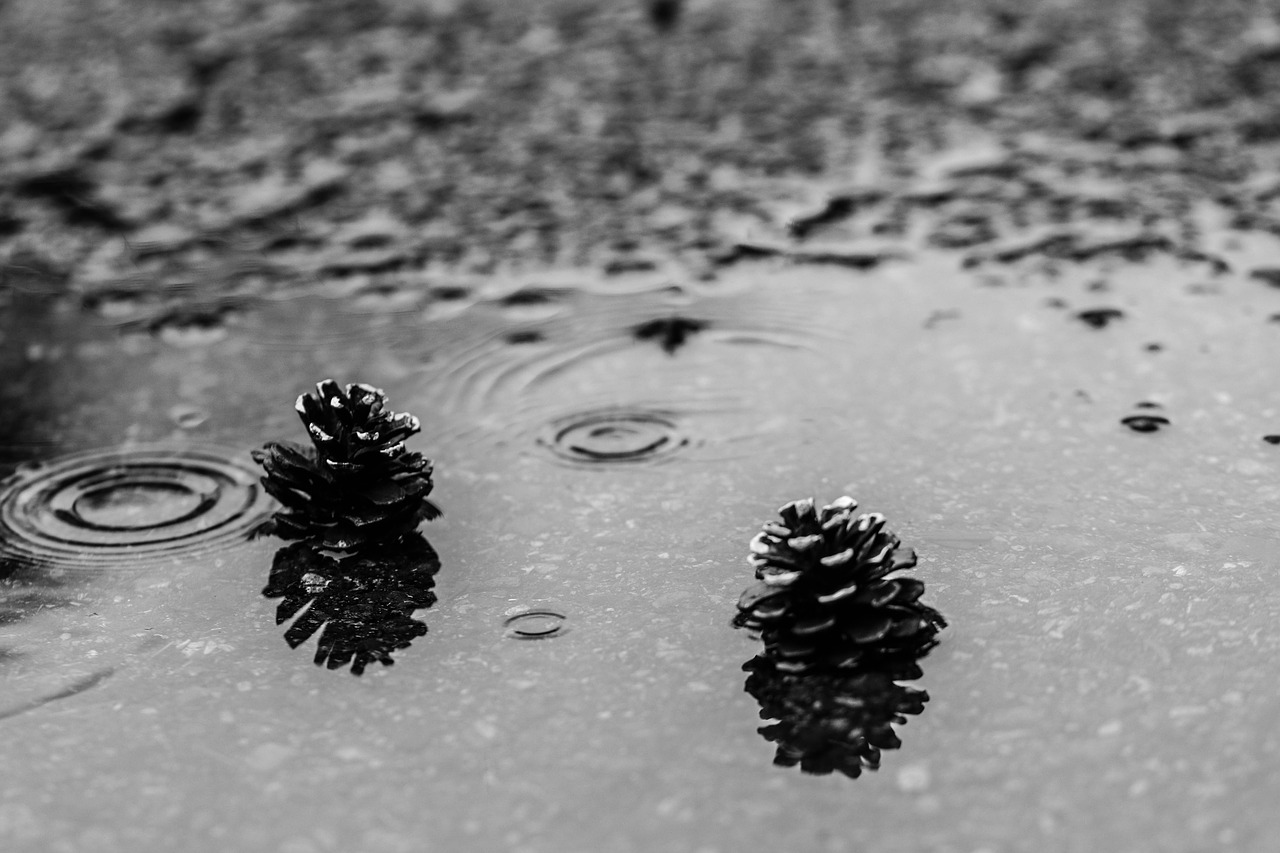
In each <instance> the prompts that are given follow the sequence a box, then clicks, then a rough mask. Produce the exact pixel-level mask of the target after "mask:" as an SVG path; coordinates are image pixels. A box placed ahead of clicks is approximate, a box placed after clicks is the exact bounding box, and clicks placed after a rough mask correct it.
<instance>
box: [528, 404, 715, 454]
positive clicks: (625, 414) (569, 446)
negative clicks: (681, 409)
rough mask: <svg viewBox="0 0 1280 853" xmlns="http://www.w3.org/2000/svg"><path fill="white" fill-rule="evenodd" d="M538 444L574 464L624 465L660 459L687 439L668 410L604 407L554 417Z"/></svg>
mask: <svg viewBox="0 0 1280 853" xmlns="http://www.w3.org/2000/svg"><path fill="white" fill-rule="evenodd" d="M538 444H539V445H541V446H542V447H545V448H547V449H548V450H550V451H551V453H552V454H553V455H554V456H555V457H556V458H557V459H559V460H561V461H564V462H568V463H571V464H574V465H626V464H635V463H640V462H660V461H663V460H665V459H667V458H669V457H670V456H673V455H674V454H677V453H679V452H680V451H681V450H683V449H684V448H686V447H688V446H689V445H690V444H691V440H690V438H689V436H688V435H686V434H685V432H684V431H683V430H682V429H681V427H680V424H679V421H678V420H677V419H676V416H675V415H674V414H673V413H671V412H668V411H662V410H658V409H639V408H607V409H596V410H593V411H587V412H580V413H577V414H573V415H567V416H565V417H562V418H557V419H556V420H554V421H552V422H551V423H550V424H548V425H547V427H546V428H545V429H544V430H543V433H542V435H541V436H539V438H538Z"/></svg>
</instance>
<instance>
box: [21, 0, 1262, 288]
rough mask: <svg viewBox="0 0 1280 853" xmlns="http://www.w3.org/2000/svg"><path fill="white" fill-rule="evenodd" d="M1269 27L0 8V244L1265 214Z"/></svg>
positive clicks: (211, 0) (269, 8)
mask: <svg viewBox="0 0 1280 853" xmlns="http://www.w3.org/2000/svg"><path fill="white" fill-rule="evenodd" d="M1278 17H1280V14H1278V13H1277V10H1275V9H1274V8H1273V7H1272V4H1268V3H1264V2H1221V0H1214V2H1208V0H1205V1H1204V2H1169V1H1168V0H1124V1H1123V2H1018V3H1012V2H992V1H991V0H988V2H975V0H956V2H948V3H936V2H917V0H893V2H887V0H870V1H869V2H866V0H864V2H854V0H744V2H722V1H721V0H688V2H680V0H649V2H642V0H615V2H583V0H534V1H533V2H525V3H515V4H512V3H502V2H491V0H473V2H457V0H426V1H425V2H424V0H359V2H349V1H348V0H315V1H314V2H313V1H312V0H308V2H288V1H287V0H282V2H238V0H203V1H202V2H171V1H170V0H165V2H110V1H109V0H5V2H3V3H0V257H4V258H7V259H8V266H9V269H8V271H7V280H8V281H9V282H10V283H11V284H12V283H13V282H14V281H16V280H18V279H20V278H21V276H22V275H23V273H22V271H21V270H22V269H27V270H32V269H35V270H39V271H41V272H42V273H45V274H46V275H51V276H53V277H54V278H56V279H60V280H62V281H65V282H69V283H71V284H72V285H73V287H74V288H75V289H76V290H77V291H81V292H84V293H86V294H91V293H92V292H94V291H95V290H104V289H110V288H119V287H120V286H121V285H122V282H124V281H127V280H135V279H137V278H138V277H139V276H144V277H146V276H149V277H151V278H152V280H153V281H159V282H160V283H161V284H163V283H164V282H165V280H166V279H167V280H169V281H170V282H171V281H172V280H173V279H174V277H175V276H178V277H180V276H181V272H180V271H181V270H184V269H188V268H190V266H191V265H193V264H199V263H201V262H202V261H204V260H206V259H207V258H208V257H209V256H210V254H211V253H216V254H219V255H220V256H221V257H225V256H226V252H227V247H234V248H235V249H236V250H237V251H238V252H241V253H242V255H243V261H244V264H243V265H241V266H237V267H235V268H234V269H232V270H229V271H226V273H225V276H226V277H227V278H229V279H233V280H236V281H233V282H232V285H235V284H236V283H237V281H238V283H239V284H240V285H243V283H244V280H245V279H248V278H251V277H252V275H253V274H254V271H255V270H259V271H260V270H261V268H262V266H263V265H269V266H272V267H276V268H280V269H283V270H289V271H294V272H297V271H304V272H307V273H314V274H316V275H318V276H319V278H320V279H321V281H322V282H323V280H324V279H326V278H344V277H345V278H350V277H351V276H355V275H364V276H372V277H375V278H376V277H378V276H387V275H397V276H402V277H403V276H404V275H413V274H417V273H421V272H422V271H424V270H430V269H435V268H441V267H448V268H454V269H459V268H462V269H469V270H477V271H483V270H486V269H492V268H493V267H494V266H495V265H503V264H518V265H545V264H574V265H577V264H591V265H596V264H599V265H603V266H604V267H606V268H610V265H613V266H612V268H615V269H618V268H635V267H637V266H639V267H643V266H644V265H646V264H649V265H652V264H655V263H658V262H660V261H662V260H663V259H668V258H672V257H684V258H688V259H690V262H691V263H693V264H695V265H696V264H698V263H700V262H702V261H703V260H704V259H705V258H706V257H707V256H714V255H715V253H716V252H720V251H723V250H724V249H725V248H726V246H732V245H733V244H734V243H735V242H736V241H737V240H738V239H739V238H740V236H741V235H740V231H741V229H742V228H743V227H746V226H744V224H743V223H744V222H745V223H747V224H748V225H749V224H750V223H751V222H753V221H764V222H769V221H777V220H780V219H786V218H788V217H790V216H793V215H795V213H796V211H797V210H798V209H803V208H804V207H805V205H806V204H808V205H811V206H812V205H817V207H818V208H820V207H821V204H822V198H825V197H827V196H829V195H830V194H831V193H832V192H835V191H838V190H840V189H848V188H855V189H857V190H860V191H865V192H864V196H863V198H864V200H872V201H881V202H883V201H884V200H885V199H886V198H890V199H893V200H896V201H897V204H896V205H895V204H889V205H887V206H886V207H885V208H884V209H883V210H882V211H881V213H880V215H879V217H878V221H876V222H874V223H872V226H873V227H872V230H873V231H874V232H875V233H877V234H879V235H881V236H883V237H887V238H893V237H897V236H901V235H902V234H903V232H904V230H905V229H907V228H908V227H909V223H908V222H907V220H908V219H909V218H911V217H915V218H923V219H927V223H926V225H925V230H926V231H927V232H928V234H930V235H931V236H932V238H933V240H934V242H935V243H936V244H938V245H944V246H949V247H957V248H969V247H972V246H976V245H981V244H984V243H987V242H991V241H994V240H996V239H997V238H999V237H1000V236H1002V235H1004V234H1006V233H1007V232H1008V230H1009V229H1010V228H1011V227H1013V226H1020V227H1029V226H1033V225H1035V224H1037V223H1038V222H1057V223H1062V222H1069V221H1071V220H1073V219H1083V218H1094V219H1096V218H1097V217H1098V216H1099V215H1101V216H1103V217H1105V218H1108V219H1110V220H1112V221H1128V222H1132V223H1136V224H1140V225H1141V226H1143V227H1144V228H1146V229H1148V230H1152V229H1155V230H1158V231H1161V232H1162V233H1163V232H1168V233H1169V234H1170V235H1171V236H1178V237H1179V238H1183V237H1190V238H1191V239H1192V241H1194V238H1195V233H1194V224H1195V223H1194V221H1193V217H1192V216H1191V215H1190V214H1189V211H1190V210H1191V209H1192V208H1193V207H1194V206H1195V205H1196V203H1198V202H1209V203H1211V204H1213V205H1215V206H1217V207H1220V208H1223V209H1224V210H1225V211H1226V212H1227V213H1228V214H1229V217H1230V219H1231V220H1232V221H1233V222H1234V224H1235V226H1236V227H1239V228H1249V229H1274V228H1276V227H1277V226H1276V222H1277V221H1280V220H1277V219H1276V214H1275V211H1273V210H1272V207H1273V204H1274V198H1275V197H1276V196H1278V195H1280V189H1278V186H1280V184H1278V182H1277V173H1276V171H1275V165H1276V155H1277V146H1276V139H1277V138H1280V121H1277V117H1278V115H1280V113H1278V111H1280V104H1278V103H1277V97H1276V95H1275V94H1274V93H1275V92H1276V91H1277V86H1276V84H1277V83H1280V22H1278V21H1277V18H1278ZM966 169H967V170H968V171H967V172H966ZM975 169H977V170H979V172H980V174H974V170H975ZM966 174H967V175H968V181H967V184H966V185H965V186H957V185H956V179H957V176H960V177H962V178H963V177H964V176H965V175H966ZM939 178H947V179H949V183H946V184H945V185H940V184H939V183H938V180H937V179H939ZM978 179H981V180H980V182H978V183H975V181H978ZM922 181H923V182H924V184H923V185H922V183H921V182H922ZM1099 181H1103V182H1105V183H1106V186H1105V187H1101V186H1097V184H1098V183H1099ZM1091 184H1093V185H1094V186H1091ZM815 188H817V189H815ZM806 190H807V191H808V192H809V197H806ZM855 204H856V199H855ZM215 244H216V246H217V247H218V248H217V249H216V251H215V249H213V248H211V247H213V246H214V245H215ZM217 278H218V276H209V275H206V276H205V280H206V282H207V283H208V285H207V286H210V287H212V286H216V284H217V282H216V279H217ZM312 280H313V281H314V279H312Z"/></svg>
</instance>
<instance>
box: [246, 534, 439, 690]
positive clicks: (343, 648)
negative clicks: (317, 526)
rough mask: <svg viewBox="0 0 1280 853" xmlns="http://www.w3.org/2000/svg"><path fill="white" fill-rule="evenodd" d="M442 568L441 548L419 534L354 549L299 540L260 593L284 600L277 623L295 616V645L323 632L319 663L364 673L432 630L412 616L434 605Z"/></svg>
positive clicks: (280, 557) (291, 636)
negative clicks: (348, 551)
mask: <svg viewBox="0 0 1280 853" xmlns="http://www.w3.org/2000/svg"><path fill="white" fill-rule="evenodd" d="M439 570H440V558H439V557H438V556H437V554H436V552H435V549H433V548H432V547H431V545H430V543H428V542H427V540H426V539H424V538H423V537H422V535H421V534H418V533H415V534H412V535H411V536H408V537H406V538H404V539H402V540H400V541H398V542H395V543H393V544H390V545H379V546H372V547H369V548H366V549H365V550H363V551H361V552H359V553H355V554H339V553H334V552H330V551H326V550H325V549H323V548H321V547H319V546H316V545H314V544H312V543H309V542H295V543H293V544H292V545H287V546H285V547H283V548H281V549H280V550H279V551H277V552H276V555H275V560H274V561H273V562H272V565H271V576H270V579H269V580H268V582H267V585H266V587H265V588H264V589H263V590H262V594H263V595H264V596H265V597H267V598H279V599H280V603H279V605H278V606H277V607H276V624H277V625H280V624H283V623H284V622H287V621H288V620H290V619H293V618H294V617H295V616H297V619H296V620H295V621H294V622H293V624H292V625H290V626H289V628H288V630H286V631H285V635H284V639H285V642H287V643H288V644H289V646H290V648H297V647H298V646H300V645H302V644H303V643H305V642H306V641H307V640H308V639H310V638H311V637H312V636H313V635H315V634H316V633H317V632H319V634H320V636H319V639H318V641H317V645H316V654H315V662H316V665H317V666H321V665H323V666H327V667H328V668H329V669H341V668H342V667H344V666H346V665H348V664H350V665H351V673H352V674H353V675H360V674H362V673H363V672H364V670H365V667H367V666H368V665H369V664H371V663H381V664H384V665H386V666H390V665H391V664H393V663H395V661H394V660H393V659H392V657H391V654H392V652H395V651H399V650H402V649H406V648H408V647H409V645H410V644H411V643H412V642H413V641H414V640H415V639H417V638H418V637H421V636H423V635H424V634H426V633H427V625H426V623H425V622H422V621H421V620H419V619H414V618H413V613H414V611H415V610H420V609H423V608H427V607H430V606H431V605H432V604H434V603H435V601H436V594H435V592H434V591H433V587H434V586H435V576H436V573H437V572H438V571H439ZM304 608H305V609H304ZM299 614H301V615H299Z"/></svg>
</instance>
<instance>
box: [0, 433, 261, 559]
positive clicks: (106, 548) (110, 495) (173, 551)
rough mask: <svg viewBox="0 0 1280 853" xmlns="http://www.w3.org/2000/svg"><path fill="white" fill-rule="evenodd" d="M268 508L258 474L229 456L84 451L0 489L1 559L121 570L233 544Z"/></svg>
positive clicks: (180, 451) (25, 473)
mask: <svg viewBox="0 0 1280 853" xmlns="http://www.w3.org/2000/svg"><path fill="white" fill-rule="evenodd" d="M270 510H271V500H270V498H269V497H268V496H267V495H266V494H265V493H264V492H263V490H262V488H261V487H260V486H259V485H258V478H257V472H256V471H255V470H254V469H252V468H250V467H249V465H248V463H247V462H243V463H242V462H240V461H238V460H236V459H234V458H233V457H232V455H231V454H227V453H220V452H218V451H216V450H212V449H191V448H185V449H169V448H160V447H151V448H141V449H130V450H108V451H91V452H87V453H81V454H75V455H72V456H65V457H62V458H60V459H55V460H52V461H50V462H47V463H44V464H42V465H39V466H37V467H34V468H31V469H28V470H25V471H20V472H19V473H17V474H15V475H13V476H12V477H10V478H9V479H8V481H6V482H5V483H3V484H0V559H2V558H5V557H8V558H14V559H19V560H26V561H32V562H37V563H53V564H56V565H58V566H59V567H64V568H81V569H93V568H106V567H120V568H124V567H128V566H135V565H140V564H145V563H150V562H155V561H159V560H165V559H169V558H172V557H176V556H179V555H183V554H190V553H193V552H197V551H209V550H214V549H217V548H220V547H224V546H226V545H229V544H232V543H234V542H238V541H241V540H243V539H244V538H246V537H247V536H248V535H249V534H250V533H251V532H252V530H253V529H254V528H255V527H256V526H257V525H258V524H260V523H261V522H262V521H264V520H265V519H266V518H267V517H268V515H269V513H270Z"/></svg>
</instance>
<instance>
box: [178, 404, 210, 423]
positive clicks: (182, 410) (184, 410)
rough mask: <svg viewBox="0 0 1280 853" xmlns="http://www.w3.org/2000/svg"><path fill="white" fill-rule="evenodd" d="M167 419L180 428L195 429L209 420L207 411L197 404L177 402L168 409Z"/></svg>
mask: <svg viewBox="0 0 1280 853" xmlns="http://www.w3.org/2000/svg"><path fill="white" fill-rule="evenodd" d="M169 420H171V421H173V422H174V423H175V424H177V425H178V426H179V427H181V428H182V429H195V428H196V427H198V426H200V425H201V424H203V423H204V422H205V421H207V420H209V413H208V412H206V411H205V410H204V409H201V408H199V407H198V406H190V405H187V404H186V403H179V404H178V405H176V406H173V407H171V408H170V409H169Z"/></svg>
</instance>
